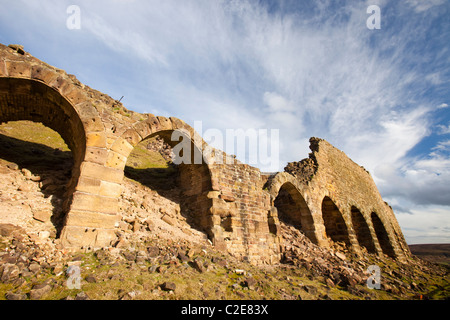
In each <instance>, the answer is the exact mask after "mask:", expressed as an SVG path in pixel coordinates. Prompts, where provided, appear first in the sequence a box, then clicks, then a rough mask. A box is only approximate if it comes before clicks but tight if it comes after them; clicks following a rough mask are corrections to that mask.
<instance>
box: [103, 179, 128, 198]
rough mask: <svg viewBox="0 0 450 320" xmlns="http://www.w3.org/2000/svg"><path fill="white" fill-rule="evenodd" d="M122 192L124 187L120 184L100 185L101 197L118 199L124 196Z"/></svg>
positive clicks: (105, 182)
mask: <svg viewBox="0 0 450 320" xmlns="http://www.w3.org/2000/svg"><path fill="white" fill-rule="evenodd" d="M122 191H123V187H122V185H120V184H118V183H113V182H108V181H102V182H101V184H100V191H99V195H100V196H105V197H111V198H118V197H119V196H120V195H121V194H122Z"/></svg>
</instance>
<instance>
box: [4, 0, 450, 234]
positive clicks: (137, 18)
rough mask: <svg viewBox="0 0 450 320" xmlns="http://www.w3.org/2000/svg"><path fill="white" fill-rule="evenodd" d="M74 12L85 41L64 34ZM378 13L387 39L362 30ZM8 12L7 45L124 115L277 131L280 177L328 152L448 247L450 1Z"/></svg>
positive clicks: (30, 1) (44, 7)
mask: <svg viewBox="0 0 450 320" xmlns="http://www.w3.org/2000/svg"><path fill="white" fill-rule="evenodd" d="M73 4H74V5H78V6H79V8H80V22H81V23H80V27H81V29H80V30H69V29H68V28H67V27H66V21H67V19H68V18H69V16H70V14H67V12H66V10H67V8H68V7H69V5H73ZM370 5H378V6H379V7H380V9H381V29H379V30H369V29H368V28H367V27H366V20H367V19H368V18H369V16H370V14H367V12H366V10H367V7H368V6H370ZM0 7H1V10H0V42H1V43H3V44H6V45H8V44H11V43H18V44H22V45H24V46H25V50H26V51H28V52H30V53H31V54H33V55H34V56H36V57H37V58H39V59H41V60H43V61H45V62H47V63H49V64H51V65H54V66H56V67H58V68H62V69H64V70H66V71H67V72H68V73H72V74H75V75H76V76H77V78H78V79H79V80H80V81H82V82H83V83H85V84H87V85H89V86H91V87H93V88H95V89H97V90H100V91H102V92H104V93H107V94H108V95H110V96H111V97H113V98H115V99H119V98H120V97H122V96H124V98H123V100H122V102H123V103H124V105H125V106H126V107H127V108H128V109H131V110H134V111H137V112H143V113H144V112H147V113H153V114H156V115H163V116H175V117H178V118H181V119H183V120H185V121H186V122H188V123H189V124H191V125H194V122H195V121H202V124H203V130H207V129H212V128H215V129H219V130H221V131H225V130H226V129H240V128H241V129H245V130H246V129H279V135H280V144H279V150H280V153H279V159H280V164H279V168H278V170H282V169H283V167H284V166H285V165H286V163H287V162H290V161H298V160H301V159H303V158H305V157H307V155H308V153H309V148H308V145H309V143H308V139H309V137H311V136H317V137H321V138H324V139H326V140H328V141H329V142H331V143H332V144H333V145H335V146H336V147H338V148H339V149H341V150H343V151H344V152H345V153H346V154H347V155H349V156H350V157H351V158H352V159H353V160H354V161H355V162H357V163H358V164H360V165H362V166H364V167H365V168H366V169H368V170H369V171H370V173H371V174H372V176H373V178H374V180H375V182H376V183H377V186H378V188H379V190H380V192H381V194H382V196H383V198H384V199H385V200H386V201H388V202H389V204H391V205H392V206H393V208H394V211H395V213H396V216H397V218H398V220H399V223H400V225H401V227H402V229H403V232H404V234H405V236H406V239H407V241H408V242H409V243H437V242H442V243H443V242H445V243H449V242H450V236H449V235H450V232H449V231H450V230H449V229H450V183H449V182H450V107H449V105H450V94H449V92H450V91H449V85H450V51H449V43H450V19H449V17H450V2H449V1H445V0H424V1H420V0H405V1H381V0H379V1H377V0H369V1H331V0H329V1H326V0H322V1H294V0H292V1H268V0H267V1H246V0H239V1H219V0H217V1H212V0H185V1H181V0H160V1H154V0H152V1H139V0H112V1H76V0H71V1H64V0H40V1H36V0H16V1H9V0H8V1H6V0H0ZM226 151H229V150H226ZM238 158H241V159H242V160H244V161H245V160H246V155H245V154H238ZM258 166H259V167H260V168H261V169H262V170H265V169H267V168H266V167H264V165H263V164H260V165H258ZM270 169H272V168H270Z"/></svg>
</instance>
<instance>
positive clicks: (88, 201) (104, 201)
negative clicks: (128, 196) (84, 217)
mask: <svg viewBox="0 0 450 320" xmlns="http://www.w3.org/2000/svg"><path fill="white" fill-rule="evenodd" d="M71 210H75V211H78V210H81V211H93V212H101V213H108V214H113V215H115V214H116V213H117V212H118V211H119V203H118V199H114V198H109V197H102V196H100V195H94V194H87V193H80V192H75V194H74V196H73V200H72V206H71Z"/></svg>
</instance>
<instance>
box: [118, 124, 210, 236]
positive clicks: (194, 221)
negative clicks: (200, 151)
mask: <svg viewBox="0 0 450 320" xmlns="http://www.w3.org/2000/svg"><path fill="white" fill-rule="evenodd" d="M172 132H173V130H164V131H158V132H156V133H153V134H151V135H150V136H148V137H146V138H145V139H144V140H142V141H141V142H140V143H139V144H138V145H136V146H135V148H134V149H133V151H132V152H131V154H130V155H129V157H128V159H127V163H126V166H125V177H126V178H127V179H128V180H134V181H137V182H139V183H140V184H141V185H142V186H144V187H145V188H148V189H146V190H143V191H144V193H147V195H145V196H143V197H144V198H145V199H144V206H143V207H142V206H141V208H139V210H140V211H141V212H142V214H149V215H152V213H153V214H155V217H156V216H158V217H160V218H161V219H163V220H164V221H166V222H167V223H169V224H172V225H177V226H181V227H182V228H183V226H182V224H183V223H186V224H187V225H188V226H189V227H190V228H192V229H194V230H195V231H200V232H202V233H203V234H204V235H205V234H206V235H207V236H208V237H209V238H212V220H211V216H210V214H209V209H210V208H211V206H212V202H211V199H209V198H208V197H207V194H208V192H209V191H211V190H212V187H211V175H210V172H209V169H208V166H207V165H206V163H204V162H202V163H201V164H196V163H195V162H194V161H191V163H180V164H176V163H178V162H177V161H176V157H177V155H176V154H175V153H174V152H173V148H174V147H175V146H176V145H177V143H178V141H172V137H171V136H172ZM195 148H196V147H195V146H194V144H193V143H191V150H195ZM133 196H137V197H138V198H139V195H133ZM141 198H142V197H141ZM192 229H191V231H194V230H192ZM183 230H185V231H186V232H188V233H191V231H189V230H186V229H183Z"/></svg>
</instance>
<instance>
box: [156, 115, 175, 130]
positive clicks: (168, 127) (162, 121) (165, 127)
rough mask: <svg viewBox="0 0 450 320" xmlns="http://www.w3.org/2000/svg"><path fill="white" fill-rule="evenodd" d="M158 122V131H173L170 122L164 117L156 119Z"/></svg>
mask: <svg viewBox="0 0 450 320" xmlns="http://www.w3.org/2000/svg"><path fill="white" fill-rule="evenodd" d="M157 118H158V121H159V125H160V128H159V130H173V126H172V122H171V121H170V120H169V119H167V118H166V117H157Z"/></svg>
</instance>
